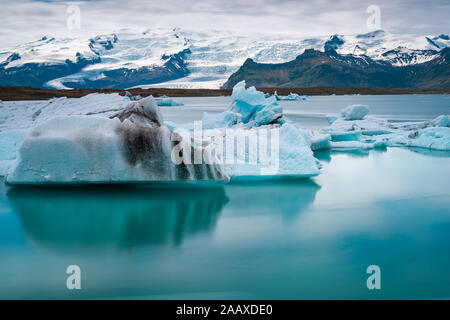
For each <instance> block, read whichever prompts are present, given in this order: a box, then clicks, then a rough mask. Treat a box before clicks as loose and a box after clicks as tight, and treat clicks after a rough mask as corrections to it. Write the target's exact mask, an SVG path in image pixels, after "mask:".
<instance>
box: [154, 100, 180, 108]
mask: <svg viewBox="0 0 450 320" xmlns="http://www.w3.org/2000/svg"><path fill="white" fill-rule="evenodd" d="M157 103H158V106H160V107H177V106H184V103H183V102H182V101H178V100H174V99H171V98H165V99H160V100H157Z"/></svg>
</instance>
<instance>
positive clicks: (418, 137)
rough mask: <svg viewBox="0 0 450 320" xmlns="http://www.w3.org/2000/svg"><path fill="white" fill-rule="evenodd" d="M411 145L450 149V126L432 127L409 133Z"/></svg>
mask: <svg viewBox="0 0 450 320" xmlns="http://www.w3.org/2000/svg"><path fill="white" fill-rule="evenodd" d="M409 138H410V140H409V143H408V144H409V146H411V147H421V148H428V149H435V150H450V128H447V127H430V128H426V129H422V130H419V131H417V132H414V133H412V134H410V135H409Z"/></svg>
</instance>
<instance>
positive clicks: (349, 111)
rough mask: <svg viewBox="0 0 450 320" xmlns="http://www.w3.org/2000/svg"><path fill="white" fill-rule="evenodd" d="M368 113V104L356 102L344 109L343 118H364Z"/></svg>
mask: <svg viewBox="0 0 450 320" xmlns="http://www.w3.org/2000/svg"><path fill="white" fill-rule="evenodd" d="M368 113H369V107H368V106H365V105H361V104H354V105H351V106H348V107H347V108H345V109H344V110H342V118H344V119H345V120H362V119H364V117H365V116H366V115H367V114H368Z"/></svg>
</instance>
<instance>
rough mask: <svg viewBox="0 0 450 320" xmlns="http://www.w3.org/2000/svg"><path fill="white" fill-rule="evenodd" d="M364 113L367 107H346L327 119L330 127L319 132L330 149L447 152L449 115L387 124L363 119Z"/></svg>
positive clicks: (366, 111)
mask: <svg viewBox="0 0 450 320" xmlns="http://www.w3.org/2000/svg"><path fill="white" fill-rule="evenodd" d="M368 110H369V109H368V107H367V106H360V105H353V106H349V107H347V108H345V109H344V110H342V116H341V117H336V118H335V119H332V121H330V120H329V122H330V126H329V127H327V128H324V129H322V130H321V132H322V133H326V134H329V135H330V136H331V142H330V147H331V148H332V149H342V148H344V149H372V148H385V147H418V148H428V149H434V150H450V128H449V119H450V117H449V115H441V116H439V117H437V118H435V119H433V120H431V121H419V122H389V121H387V120H386V119H381V118H376V117H371V116H367V113H368ZM355 118H357V119H355ZM350 119H354V120H350Z"/></svg>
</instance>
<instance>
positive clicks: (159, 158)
mask: <svg viewBox="0 0 450 320" xmlns="http://www.w3.org/2000/svg"><path fill="white" fill-rule="evenodd" d="M180 141H182V140H180ZM185 143H189V142H185ZM174 144H175V142H174V141H173V135H172V132H171V131H170V130H169V129H168V128H167V127H166V126H164V123H163V119H162V116H161V114H160V112H159V108H158V107H157V105H156V102H155V100H154V99H153V97H149V98H146V99H142V100H140V101H137V102H131V103H130V104H129V105H128V106H127V107H126V108H125V109H123V110H122V111H120V112H119V113H117V114H115V115H113V116H111V118H105V117H98V116H64V117H56V118H53V119H51V120H49V121H47V122H45V123H43V124H41V125H38V126H37V127H35V128H34V129H32V130H31V132H30V133H29V135H28V136H27V137H26V138H25V141H24V142H23V144H22V145H21V147H20V149H19V157H18V159H17V163H16V166H15V168H14V170H13V171H12V172H11V174H9V175H8V176H7V182H8V183H11V184H69V183H72V184H82V183H138V182H161V183H164V182H174V181H177V182H179V181H182V182H191V183H192V182H205V183H223V182H227V181H228V180H229V178H228V176H227V175H226V174H225V172H224V171H223V168H222V166H221V165H219V164H217V163H215V162H212V163H211V164H206V163H203V164H184V165H180V166H177V165H175V163H174V162H173V161H172V151H173V147H174ZM189 150H190V152H191V153H192V154H194V153H195V152H201V153H202V152H204V150H203V148H202V147H193V146H192V147H190V149H189Z"/></svg>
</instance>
